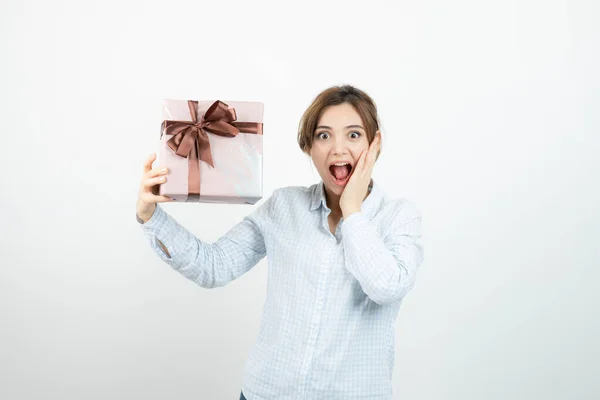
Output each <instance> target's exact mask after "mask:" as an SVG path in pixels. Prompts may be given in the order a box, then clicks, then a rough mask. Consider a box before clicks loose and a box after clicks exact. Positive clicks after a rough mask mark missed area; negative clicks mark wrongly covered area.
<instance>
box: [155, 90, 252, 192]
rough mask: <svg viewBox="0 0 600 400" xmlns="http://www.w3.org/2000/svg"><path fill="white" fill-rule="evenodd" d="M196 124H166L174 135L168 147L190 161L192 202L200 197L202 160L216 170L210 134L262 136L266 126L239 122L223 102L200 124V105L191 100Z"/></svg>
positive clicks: (205, 116) (201, 118)
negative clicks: (209, 138) (241, 133)
mask: <svg viewBox="0 0 600 400" xmlns="http://www.w3.org/2000/svg"><path fill="white" fill-rule="evenodd" d="M188 107H189V109H190V115H191V116H192V121H172V120H166V121H164V122H163V132H164V133H165V134H167V135H173V137H172V138H171V139H169V140H168V142H167V144H168V146H169V147H170V148H171V149H172V150H173V151H174V152H175V153H176V154H177V155H178V156H180V157H184V158H187V159H188V160H189V172H188V195H189V196H188V201H197V200H198V199H199V197H200V161H204V162H206V163H208V164H209V165H210V166H211V167H213V168H214V167H215V165H214V163H213V158H212V154H211V151H210V141H209V140H208V134H207V132H210V133H213V134H215V135H219V136H223V137H235V136H237V135H238V133H240V131H242V132H244V133H253V134H257V135H262V133H263V132H262V128H263V124H262V123H260V122H235V120H236V119H237V115H236V113H235V109H234V108H229V106H228V105H227V104H225V103H223V102H222V101H219V100H217V101H215V102H214V103H213V104H212V105H211V106H210V107H209V108H208V110H206V112H205V113H204V114H203V115H202V116H201V117H200V121H198V102H197V101H193V100H188Z"/></svg>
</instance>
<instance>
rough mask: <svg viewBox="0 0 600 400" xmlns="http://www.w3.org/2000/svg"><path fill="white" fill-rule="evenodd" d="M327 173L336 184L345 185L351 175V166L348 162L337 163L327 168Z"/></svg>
mask: <svg viewBox="0 0 600 400" xmlns="http://www.w3.org/2000/svg"><path fill="white" fill-rule="evenodd" d="M329 173H330V174H331V177H332V178H333V180H334V182H335V183H337V184H340V185H341V184H345V183H346V182H347V181H348V179H349V178H350V175H351V174H352V164H350V163H349V162H345V161H342V162H337V163H333V164H331V165H330V166H329Z"/></svg>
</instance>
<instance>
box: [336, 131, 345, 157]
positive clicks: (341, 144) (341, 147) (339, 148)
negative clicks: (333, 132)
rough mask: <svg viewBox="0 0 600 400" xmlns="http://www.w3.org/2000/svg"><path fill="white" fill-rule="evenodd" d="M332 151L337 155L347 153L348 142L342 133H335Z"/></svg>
mask: <svg viewBox="0 0 600 400" xmlns="http://www.w3.org/2000/svg"><path fill="white" fill-rule="evenodd" d="M333 152H334V154H337V155H342V154H348V143H347V141H346V139H345V138H344V137H343V135H337V136H336V137H335V139H334V140H333Z"/></svg>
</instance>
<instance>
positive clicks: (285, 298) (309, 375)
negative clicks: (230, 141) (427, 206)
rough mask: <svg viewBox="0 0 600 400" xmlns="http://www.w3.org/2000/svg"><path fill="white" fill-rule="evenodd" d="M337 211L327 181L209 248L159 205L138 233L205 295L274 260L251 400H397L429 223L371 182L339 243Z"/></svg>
mask: <svg viewBox="0 0 600 400" xmlns="http://www.w3.org/2000/svg"><path fill="white" fill-rule="evenodd" d="M330 211H331V210H330V209H329V208H328V207H327V204H326V201H325V196H324V191H323V182H322V181H320V182H319V183H318V184H314V185H312V186H310V187H308V188H307V187H301V186H290V187H284V188H280V189H276V190H275V191H274V192H273V194H272V195H271V196H270V197H269V198H267V199H266V200H264V201H263V202H262V203H260V204H259V205H258V206H257V207H256V208H255V209H254V210H253V211H252V212H251V213H250V214H249V215H248V216H246V217H245V218H244V219H243V220H242V221H241V222H240V223H238V224H237V225H235V226H233V227H232V228H231V229H230V230H229V231H228V232H227V233H226V234H225V235H223V236H222V237H221V238H220V239H219V240H217V241H216V242H214V243H212V244H210V243H206V242H203V241H201V240H200V239H198V238H196V237H195V236H194V235H193V234H192V233H190V232H189V231H188V230H186V229H185V228H184V227H183V226H181V225H180V224H179V223H177V222H176V221H175V220H174V219H173V218H172V217H171V216H170V215H168V214H167V213H166V212H165V211H164V210H163V209H162V208H161V207H160V206H157V208H156V211H155V212H154V214H153V216H152V217H151V218H150V220H149V221H148V222H146V223H145V224H142V225H141V226H142V229H143V231H144V233H145V234H146V235H147V237H148V239H149V241H150V245H151V246H152V248H153V249H154V251H155V252H156V253H157V254H158V256H159V257H160V258H161V259H162V260H164V261H165V262H166V263H167V264H169V265H170V266H171V267H172V268H173V269H175V270H176V271H178V272H179V273H181V274H182V275H183V276H184V277H186V278H188V279H190V280H192V281H193V282H196V283H197V284H198V285H199V286H201V287H203V288H214V287H219V286H224V285H226V284H227V283H229V282H231V281H232V280H234V279H236V278H239V277H240V276H242V275H243V274H244V273H245V272H247V271H248V270H250V269H251V268H252V267H254V266H255V265H256V264H257V263H258V262H259V261H260V260H261V259H262V258H263V257H265V256H267V262H268V285H267V296H266V302H265V305H264V311H263V316H262V319H261V324H260V330H259V334H258V338H257V341H256V343H255V345H254V347H253V348H252V350H251V351H250V354H249V356H248V360H247V362H246V366H245V374H244V380H243V383H242V390H243V392H244V395H245V396H246V398H247V399H248V400H286V399H290V400H291V399H307V400H323V399H327V400H336V399H340V400H342V399H343V400H346V399H361V400H362V399H371V400H375V399H377V400H379V399H391V398H392V369H393V367H394V347H395V343H394V337H395V335H394V322H395V320H396V317H397V315H398V310H399V307H400V304H401V302H402V298H403V297H404V296H405V295H406V294H407V292H408V291H409V290H410V289H411V288H412V287H413V285H414V283H415V276H416V273H417V268H418V267H419V265H420V264H421V262H422V261H423V246H422V241H421V240H422V239H421V214H420V212H419V210H418V209H417V208H416V207H415V206H414V205H413V204H412V203H411V202H409V201H408V200H406V199H391V198H389V197H388V196H387V195H386V194H385V193H384V192H383V191H382V189H381V188H380V187H379V186H378V184H377V183H376V182H375V181H374V180H373V189H372V191H371V193H370V194H369V196H368V197H367V198H366V199H365V200H364V202H363V203H362V207H361V211H360V212H356V213H354V214H352V215H350V216H349V217H348V218H347V219H346V220H344V219H342V220H341V221H340V222H339V224H338V226H337V229H336V231H335V235H333V234H332V233H331V232H330V230H329V225H328V221H327V216H328V214H329V212H330ZM157 239H158V240H160V241H161V242H162V243H163V244H164V245H165V247H166V248H167V250H168V252H169V253H170V257H168V256H167V255H166V254H165V253H164V252H163V250H162V249H161V247H160V245H159V244H158V243H157V241H156V240H157Z"/></svg>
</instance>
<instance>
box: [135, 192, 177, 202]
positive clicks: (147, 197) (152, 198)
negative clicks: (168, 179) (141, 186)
mask: <svg viewBox="0 0 600 400" xmlns="http://www.w3.org/2000/svg"><path fill="white" fill-rule="evenodd" d="M142 197H143V200H144V202H146V203H166V202H169V201H173V199H172V198H171V197H169V196H162V195H158V194H153V193H150V192H148V193H144V195H143V196H142Z"/></svg>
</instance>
